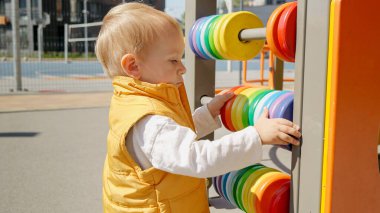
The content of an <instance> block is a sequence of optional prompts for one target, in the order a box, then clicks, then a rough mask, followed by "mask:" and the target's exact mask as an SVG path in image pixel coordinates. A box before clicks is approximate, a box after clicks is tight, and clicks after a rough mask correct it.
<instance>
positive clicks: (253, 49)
mask: <svg viewBox="0 0 380 213" xmlns="http://www.w3.org/2000/svg"><path fill="white" fill-rule="evenodd" d="M262 27H264V25H263V22H262V21H261V20H260V18H259V17H257V16H256V15H255V14H253V13H251V12H247V11H239V12H235V13H231V14H229V15H228V16H226V18H224V20H223V21H222V22H221V26H220V28H219V29H220V30H219V31H220V32H218V33H217V35H218V36H219V40H220V45H221V50H222V52H225V53H228V56H230V57H229V59H232V60H241V61H245V60H249V59H252V58H253V57H255V56H256V55H257V54H259V53H260V51H261V49H262V48H263V46H264V42H265V39H263V40H251V41H240V39H239V34H240V32H241V31H242V30H244V29H252V28H262Z"/></svg>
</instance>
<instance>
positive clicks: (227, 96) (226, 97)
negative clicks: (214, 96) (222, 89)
mask: <svg viewBox="0 0 380 213" xmlns="http://www.w3.org/2000/svg"><path fill="white" fill-rule="evenodd" d="M234 95H235V94H234V93H233V92H227V93H225V94H222V95H218V96H219V98H220V100H221V101H223V103H224V102H226V101H228V100H230V99H231V98H232V97H234Z"/></svg>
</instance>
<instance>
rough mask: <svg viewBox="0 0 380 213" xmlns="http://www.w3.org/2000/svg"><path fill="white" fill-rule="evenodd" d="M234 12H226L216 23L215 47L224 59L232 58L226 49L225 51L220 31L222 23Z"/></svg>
mask: <svg viewBox="0 0 380 213" xmlns="http://www.w3.org/2000/svg"><path fill="white" fill-rule="evenodd" d="M231 14H233V13H229V14H224V15H223V16H222V17H221V18H220V19H219V20H218V21H217V22H218V23H216V25H215V28H214V30H215V32H214V45H215V48H216V50H217V51H218V52H219V54H220V55H221V56H222V57H223V59H230V58H231V57H229V55H228V52H226V51H223V48H222V46H221V44H220V38H221V36H220V32H221V26H222V23H223V22H224V21H225V20H226V19H227V18H228V16H229V15H231Z"/></svg>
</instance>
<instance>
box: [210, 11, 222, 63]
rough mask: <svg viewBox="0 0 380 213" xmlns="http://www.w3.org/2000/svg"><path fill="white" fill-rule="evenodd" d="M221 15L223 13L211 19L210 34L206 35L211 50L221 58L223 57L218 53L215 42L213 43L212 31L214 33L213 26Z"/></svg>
mask: <svg viewBox="0 0 380 213" xmlns="http://www.w3.org/2000/svg"><path fill="white" fill-rule="evenodd" d="M222 17H223V15H219V16H218V17H217V18H216V19H214V20H213V21H212V24H211V27H210V31H209V32H210V35H209V37H208V40H209V43H210V47H211V50H212V52H213V53H214V54H215V56H216V58H218V59H223V57H222V56H221V55H220V54H219V52H218V50H216V47H215V43H214V33H215V26H216V25H217V23H218V22H219V21H220V19H221V18H222Z"/></svg>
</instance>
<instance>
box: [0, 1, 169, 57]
mask: <svg viewBox="0 0 380 213" xmlns="http://www.w3.org/2000/svg"><path fill="white" fill-rule="evenodd" d="M123 2H130V1H128V0H19V7H20V41H21V44H20V47H21V50H22V52H23V53H26V52H29V53H33V52H35V51H37V50H38V49H39V48H38V47H39V46H38V44H39V42H38V40H39V39H38V38H39V37H40V38H41V41H43V42H42V43H43V51H44V52H62V51H63V50H64V25H65V24H79V23H85V22H87V23H90V22H98V21H101V20H102V19H103V17H104V15H105V14H106V13H107V12H108V10H109V9H110V8H112V7H113V6H115V5H118V4H120V3H123ZM144 2H145V3H147V4H149V5H152V6H154V7H155V8H157V9H159V10H164V9H165V0H145V1H144ZM85 6H86V7H87V10H85ZM11 17H12V8H11V0H0V54H3V55H4V54H6V55H11V54H10V53H11V49H12V23H11V22H12V21H11ZM39 31H40V32H39ZM92 43H93V42H92ZM79 46H80V45H79ZM92 46H93V44H92V45H91V44H89V49H90V50H91V47H92ZM77 49H79V50H80V49H83V48H81V47H77Z"/></svg>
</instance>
